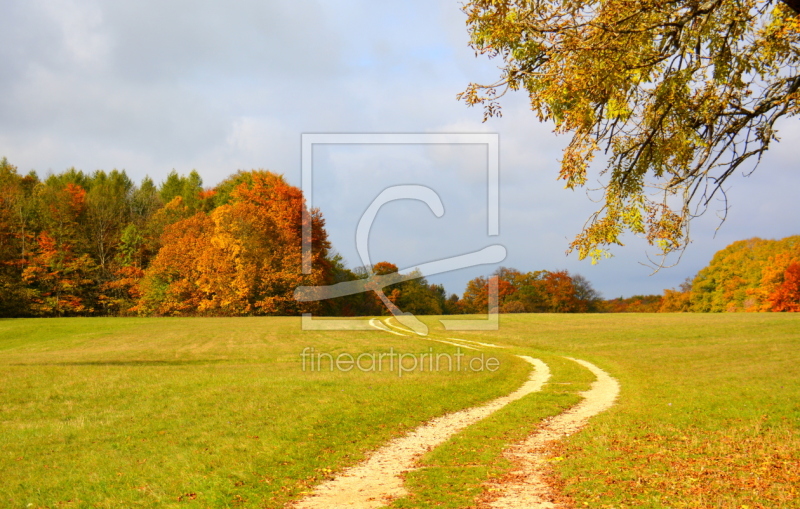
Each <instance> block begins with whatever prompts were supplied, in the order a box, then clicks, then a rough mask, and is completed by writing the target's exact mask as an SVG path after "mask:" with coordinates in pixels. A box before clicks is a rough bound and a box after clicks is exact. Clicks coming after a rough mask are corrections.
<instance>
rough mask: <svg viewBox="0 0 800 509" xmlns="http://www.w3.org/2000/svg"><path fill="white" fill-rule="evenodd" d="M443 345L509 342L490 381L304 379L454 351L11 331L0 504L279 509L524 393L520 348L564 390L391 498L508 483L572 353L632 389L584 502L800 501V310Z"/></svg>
mask: <svg viewBox="0 0 800 509" xmlns="http://www.w3.org/2000/svg"><path fill="white" fill-rule="evenodd" d="M426 321H427V322H428V323H429V325H431V326H432V329H433V331H434V334H436V335H444V333H443V332H442V331H441V330H440V329H437V327H436V324H437V322H435V320H434V318H433V317H429V318H426ZM446 335H447V336H452V337H461V338H464V339H473V340H480V341H486V342H492V343H501V344H506V345H511V346H512V347H513V348H511V349H508V350H502V351H500V350H498V351H494V350H492V351H491V352H492V355H496V356H498V357H499V358H500V359H501V369H500V370H499V371H497V372H495V373H491V372H482V373H472V372H459V373H455V372H446V371H445V372H432V373H429V372H422V373H419V372H415V373H413V374H408V375H407V376H403V377H402V378H401V377H398V376H397V373H388V372H382V373H360V372H356V371H352V372H349V373H336V372H334V373H330V372H327V371H325V372H308V371H305V372H304V371H303V370H302V369H301V362H300V357H299V355H300V352H301V350H302V348H303V347H305V346H313V347H315V348H316V350H317V351H325V352H333V353H334V355H335V354H336V353H338V352H349V353H351V354H357V353H359V352H374V351H387V350H388V349H390V348H394V349H395V351H402V352H407V353H414V352H428V351H429V348H431V347H433V348H434V350H435V351H436V352H453V351H454V348H452V347H450V346H447V345H443V344H438V343H432V342H429V341H423V340H419V339H413V338H404V337H398V336H393V335H389V334H382V333H379V332H302V331H300V326H299V321H298V320H296V319H292V318H268V319H266V318H253V319H242V318H237V319H201V318H193V319H59V320H2V321H0V506H9V507H29V504H32V505H30V507H123V506H124V507H164V506H167V507H169V506H175V507H178V506H187V507H188V506H191V507H282V506H283V505H284V504H285V503H286V502H287V501H289V500H291V499H294V498H297V497H298V496H301V494H302V493H304V492H307V491H308V490H309V488H310V486H312V485H313V484H315V483H317V482H319V481H320V480H322V479H324V478H327V477H329V476H330V475H331V474H332V473H334V472H335V471H337V470H340V469H341V468H344V467H345V466H347V465H351V464H354V463H356V462H357V461H358V460H359V459H361V458H363V457H364V454H365V453H366V452H368V451H369V450H371V449H374V448H376V447H378V446H379V445H380V444H382V443H384V442H385V441H386V440H388V439H389V438H391V437H392V436H395V435H396V434H398V433H402V432H404V431H406V430H408V429H410V428H413V427H414V426H416V425H418V424H419V423H420V422H423V421H425V420H427V419H429V418H431V417H433V416H436V415H440V414H442V413H444V412H447V411H453V410H457V409H460V408H465V407H469V406H474V405H476V404H479V403H481V402H483V401H487V400H490V399H492V398H494V397H497V396H499V395H502V394H506V393H508V392H511V391H513V390H514V389H516V388H517V387H518V386H519V385H520V383H521V382H522V381H523V380H524V379H525V378H526V377H527V373H528V369H529V366H528V365H527V363H524V362H522V361H521V360H519V359H516V358H514V357H512V356H511V355H510V354H513V353H518V354H527V355H532V356H536V357H539V358H541V359H543V360H545V362H547V363H548V365H550V368H551V370H552V372H553V378H552V380H551V381H552V382H558V383H552V384H550V385H548V386H545V389H544V390H543V391H542V392H541V393H538V394H534V395H531V396H528V397H526V398H524V399H522V400H519V401H516V402H514V403H512V404H509V405H508V406H507V407H505V408H503V409H502V410H500V411H498V412H496V413H495V414H493V415H492V416H490V417H489V418H487V419H485V420H484V421H481V422H480V423H478V424H476V425H474V426H471V427H469V428H467V429H466V430H464V431H463V432H461V433H459V434H458V435H456V436H454V437H453V438H452V439H451V440H449V441H448V442H446V443H445V444H443V445H442V446H440V447H439V448H436V449H435V450H433V451H431V452H430V453H429V454H427V455H426V456H424V457H423V458H421V460H420V467H421V468H419V469H417V470H414V471H412V472H409V473H408V474H407V475H406V485H407V488H408V489H409V492H410V494H409V496H408V497H406V498H403V499H400V500H397V501H395V502H394V504H393V506H394V507H396V508H408V507H453V508H455V507H469V506H471V505H474V503H475V498H476V497H478V496H480V494H481V493H482V491H483V490H484V488H483V483H484V482H485V481H486V480H487V479H491V478H498V477H502V476H503V475H504V474H505V473H506V472H507V471H508V469H509V465H508V464H507V462H506V461H505V460H504V459H503V458H502V457H501V451H502V450H503V448H504V447H506V445H507V444H509V443H512V442H514V441H517V440H519V439H521V438H523V437H524V436H526V435H527V434H528V433H530V432H531V431H533V430H534V429H535V427H536V425H537V423H538V422H539V421H540V420H541V419H542V418H543V417H545V416H547V415H552V414H555V413H558V412H560V411H561V410H562V409H563V408H566V407H568V406H570V405H572V404H574V402H576V401H577V400H578V396H576V394H575V393H576V392H577V391H579V390H583V389H585V388H586V386H587V384H588V382H590V381H591V379H592V376H591V374H589V373H588V371H586V370H585V369H583V368H581V367H579V366H577V365H575V364H574V363H571V362H569V361H566V360H564V359H563V356H571V357H577V358H581V359H585V360H587V361H589V362H592V363H594V364H596V365H598V366H599V367H601V368H603V369H605V370H606V371H608V372H609V373H610V374H611V375H612V376H614V377H616V378H617V379H618V380H619V381H620V384H621V394H620V398H619V400H618V403H617V405H615V406H614V407H612V408H611V409H610V410H608V411H606V412H605V413H603V414H601V415H599V416H597V417H595V418H593V419H592V421H591V422H590V424H589V426H588V427H587V428H586V429H584V430H583V431H582V432H581V433H579V434H577V435H575V436H573V437H571V438H570V439H568V440H566V441H565V442H564V443H563V445H562V446H561V447H560V448H557V449H556V450H554V451H553V453H552V454H553V455H554V456H558V457H560V458H563V461H555V462H552V465H553V475H554V477H553V482H554V483H555V484H557V485H558V486H559V487H560V489H561V490H562V491H563V493H565V494H566V496H567V497H569V498H571V499H572V500H573V501H574V503H575V505H576V506H578V507H600V508H602V507H615V508H621V507H670V508H671V507H731V508H733V507H736V508H742V507H751V508H754V507H770V508H771V507H800V501H798V486H800V317H797V316H792V315H782V314H736V315H730V314H727V315H699V314H698V315H677V314H674V315H672V314H667V315H638V314H636V315H634V314H631V315H627V314H622V315H620V314H615V315H503V316H502V317H501V327H500V330H498V331H489V332H461V333H448V334H446ZM487 351H488V350H487ZM256 437H257V438H256ZM191 494H194V497H192V496H191ZM181 497H183V498H181ZM179 498H180V499H181V500H180V501H179ZM69 501H71V502H69ZM187 504H188V505H187Z"/></svg>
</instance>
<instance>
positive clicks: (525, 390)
mask: <svg viewBox="0 0 800 509" xmlns="http://www.w3.org/2000/svg"><path fill="white" fill-rule="evenodd" d="M518 357H520V358H522V359H524V360H525V361H527V362H529V363H530V364H531V365H532V366H533V368H534V369H533V370H532V372H531V374H530V377H529V378H528V381H527V382H525V383H524V384H523V385H522V387H520V388H519V389H517V390H516V391H514V392H512V393H511V394H509V395H507V396H503V397H500V398H497V399H495V400H492V401H490V402H489V403H487V404H485V405H481V406H478V407H473V408H469V409H466V410H461V411H458V412H454V413H452V414H447V415H443V416H441V417H437V418H436V419H433V420H432V421H430V422H428V423H427V424H424V425H422V426H420V427H419V428H417V429H415V430H414V431H412V432H410V433H409V434H407V435H405V436H403V437H400V438H396V439H394V440H391V441H390V442H389V443H387V444H386V445H384V446H383V447H381V448H380V449H378V450H377V451H375V453H373V454H372V455H371V456H370V457H369V458H367V459H366V460H365V461H363V462H362V463H360V464H358V465H356V466H354V467H351V468H349V469H347V470H345V471H344V472H342V473H341V474H339V475H338V476H337V477H336V478H334V479H332V480H330V481H326V482H324V483H322V484H320V485H319V486H317V488H316V489H315V490H314V492H313V493H312V494H311V495H309V496H308V497H306V498H304V499H303V500H300V501H299V502H297V503H295V504H294V505H290V507H295V508H296V509H337V508H350V509H373V508H378V507H382V506H385V505H386V504H387V503H389V502H390V501H391V500H393V499H395V498H398V497H402V496H404V495H406V494H407V491H406V489H405V488H404V486H403V481H402V479H401V477H400V475H401V474H402V473H403V472H406V471H408V470H412V469H413V468H414V463H415V461H416V459H417V458H418V457H419V456H420V455H422V454H424V453H426V452H428V451H429V450H431V449H432V448H434V447H436V446H437V445H439V444H441V443H442V442H444V441H445V440H447V439H448V438H450V437H451V436H453V435H455V434H456V433H458V432H459V431H461V430H463V429H464V428H466V427H467V426H470V425H471V424H474V423H476V422H478V421H480V420H481V419H483V418H485V417H487V416H489V415H490V414H492V413H493V412H496V411H497V410H499V409H501V408H502V407H504V406H506V405H507V404H509V403H511V402H512V401H516V400H518V399H520V398H522V397H524V396H526V395H528V394H530V393H532V392H537V391H540V390H541V389H542V386H543V385H544V384H545V382H547V380H548V379H549V378H550V369H549V368H548V367H547V364H545V363H544V362H542V361H541V360H539V359H534V358H532V357H528V356H523V355H520V356H518Z"/></svg>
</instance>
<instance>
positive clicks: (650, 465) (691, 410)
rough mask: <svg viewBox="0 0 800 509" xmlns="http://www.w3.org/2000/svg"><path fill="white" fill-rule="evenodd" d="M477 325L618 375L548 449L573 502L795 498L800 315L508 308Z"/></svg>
mask: <svg viewBox="0 0 800 509" xmlns="http://www.w3.org/2000/svg"><path fill="white" fill-rule="evenodd" d="M478 336H480V338H481V339H483V340H487V341H490V342H491V341H497V342H502V343H504V344H512V345H516V346H517V347H519V348H521V349H523V350H525V349H535V350H539V351H545V352H548V353H550V354H555V355H569V356H574V357H579V358H582V359H585V360H588V361H590V362H593V363H595V364H597V365H598V366H600V367H601V368H603V369H605V370H606V371H608V372H609V373H611V374H612V376H615V377H616V378H617V379H618V380H619V381H620V384H621V394H620V398H619V401H618V404H617V405H616V406H614V407H613V408H612V409H610V410H609V411H607V412H605V413H603V414H601V415H599V416H597V417H595V418H593V419H592V421H591V423H590V425H589V426H588V427H587V428H586V429H585V430H584V431H583V432H582V433H579V434H578V435H576V436H574V437H572V438H570V439H569V440H567V441H566V442H565V443H564V444H563V446H562V447H560V448H558V449H556V450H554V451H553V455H554V456H557V457H563V458H564V461H560V462H557V463H554V466H555V474H556V475H555V479H554V480H553V482H554V483H555V484H557V485H559V487H560V489H561V490H562V491H563V492H565V493H566V495H567V496H569V497H571V498H572V499H573V500H574V502H575V504H576V505H577V506H578V507H615V508H621V507H637V508H638V507H670V508H671V507H731V508H733V507H735V508H743V507H750V508H752V507H770V508H774V507H800V493H798V492H800V316H796V315H786V314H727V315H719V314H717V315H710V314H667V315H663V314H651V315H638V314H622V315H619V314H617V315H584V316H570V315H504V316H502V318H501V328H500V330H499V331H497V332H492V333H481V334H480V335H478V334H475V333H462V334H461V337H463V338H465V339H470V338H477V337H478Z"/></svg>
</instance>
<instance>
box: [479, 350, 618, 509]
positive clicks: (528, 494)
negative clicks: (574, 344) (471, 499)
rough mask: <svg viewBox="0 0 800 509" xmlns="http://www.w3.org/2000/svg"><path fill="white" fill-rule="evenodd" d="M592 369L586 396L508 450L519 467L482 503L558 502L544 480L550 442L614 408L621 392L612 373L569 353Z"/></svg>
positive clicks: (547, 505)
mask: <svg viewBox="0 0 800 509" xmlns="http://www.w3.org/2000/svg"><path fill="white" fill-rule="evenodd" d="M567 359H570V360H571V361H575V362H577V363H578V364H580V365H581V366H583V367H585V368H586V369H588V370H589V371H591V372H592V373H593V374H594V375H595V376H596V377H597V380H595V382H593V383H592V386H591V388H590V389H589V390H588V391H586V392H583V393H581V395H582V396H583V397H584V400H583V401H582V402H580V403H579V404H577V405H575V406H574V407H572V408H570V409H569V410H566V411H564V412H562V413H560V414H558V415H556V416H555V417H551V418H550V419H548V420H546V421H545V423H544V425H543V426H542V427H541V428H540V429H539V431H537V432H536V433H534V434H533V435H531V436H530V437H528V438H527V439H526V440H525V441H524V442H522V443H520V444H517V445H514V446H512V447H510V448H509V449H507V450H506V451H505V452H504V455H505V456H506V458H508V459H509V460H511V461H512V462H513V463H514V464H516V465H517V466H518V467H519V468H518V469H517V470H516V471H514V472H511V474H509V476H507V477H506V479H505V482H499V483H494V484H490V485H489V486H488V488H489V491H488V492H487V494H486V495H485V496H484V497H483V498H482V500H480V504H479V507H482V508H492V509H551V508H557V507H558V506H557V505H556V504H555V503H554V502H553V501H554V499H555V497H554V495H553V493H552V491H551V489H550V487H549V486H548V485H547V484H546V483H545V482H544V473H545V472H546V470H547V468H546V455H545V453H546V449H547V444H548V443H550V442H551V441H554V440H561V439H563V438H565V437H567V436H569V435H571V434H573V433H575V432H576V431H578V430H580V429H581V428H582V427H583V426H585V425H586V423H587V422H589V419H590V418H591V417H593V416H595V415H597V414H599V413H600V412H603V411H604V410H607V409H608V408H610V407H611V406H612V405H613V404H614V401H615V400H616V398H617V396H618V395H619V383H617V381H616V380H615V379H614V378H611V376H609V374H608V373H606V372H605V371H603V370H602V369H600V368H598V367H597V366H595V365H594V364H591V363H589V362H586V361H583V360H580V359H573V358H571V357H567Z"/></svg>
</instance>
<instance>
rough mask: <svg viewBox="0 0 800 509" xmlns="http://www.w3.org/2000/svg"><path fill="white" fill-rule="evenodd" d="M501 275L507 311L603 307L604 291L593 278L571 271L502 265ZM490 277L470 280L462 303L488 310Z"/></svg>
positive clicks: (499, 283)
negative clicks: (602, 293)
mask: <svg viewBox="0 0 800 509" xmlns="http://www.w3.org/2000/svg"><path fill="white" fill-rule="evenodd" d="M493 276H494V277H497V279H498V281H497V288H498V292H497V293H498V304H499V306H500V311H501V312H503V313H585V312H593V311H598V310H599V302H600V294H599V293H598V292H597V291H595V290H594V288H592V286H591V284H590V283H589V281H588V280H587V279H586V278H584V277H582V276H580V275H575V276H570V274H569V272H567V271H565V270H561V271H553V272H551V271H546V270H538V271H534V272H528V273H522V272H520V271H518V270H516V269H510V268H506V267H501V268H499V269H498V270H496V271H495V273H494V274H493ZM488 299H489V279H488V278H486V277H483V276H481V277H477V278H475V279H473V280H471V281H469V283H467V289H466V291H465V292H464V297H463V299H462V301H463V304H462V306H463V307H464V308H465V310H466V311H467V312H469V313H485V312H486V309H487V308H488V303H489V300H488Z"/></svg>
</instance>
